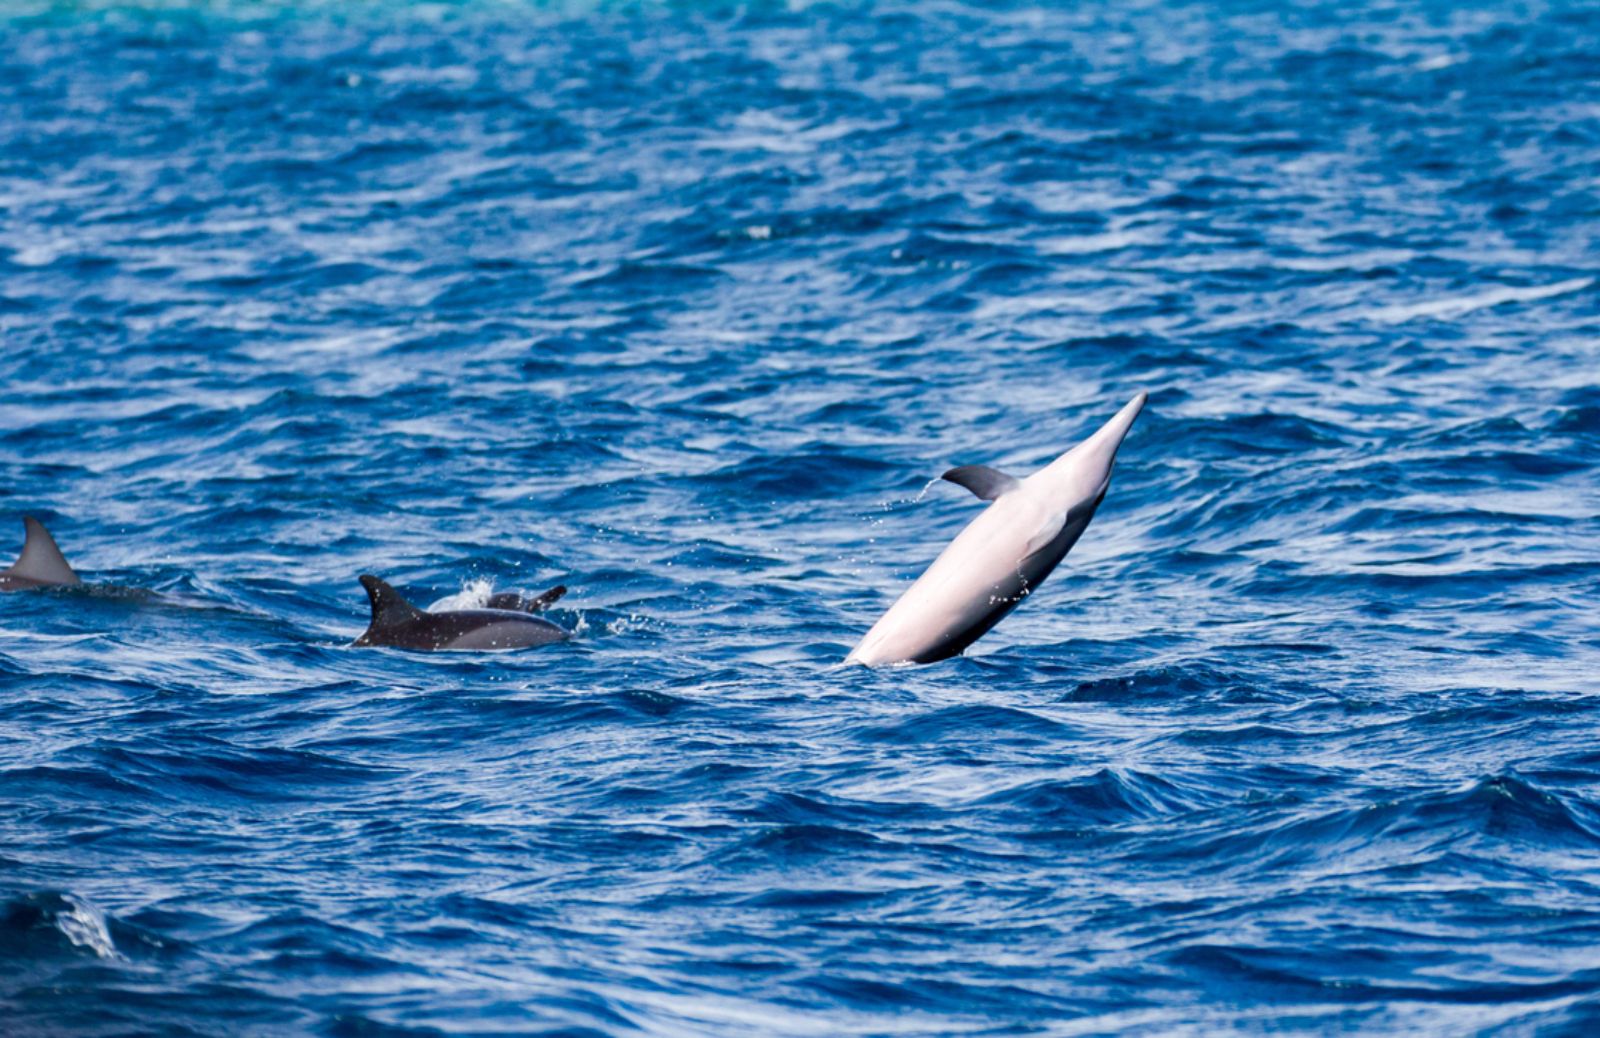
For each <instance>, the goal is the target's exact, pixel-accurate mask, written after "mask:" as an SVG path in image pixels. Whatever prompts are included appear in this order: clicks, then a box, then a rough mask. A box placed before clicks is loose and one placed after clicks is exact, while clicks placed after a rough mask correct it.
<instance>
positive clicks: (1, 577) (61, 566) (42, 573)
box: [0, 515, 83, 591]
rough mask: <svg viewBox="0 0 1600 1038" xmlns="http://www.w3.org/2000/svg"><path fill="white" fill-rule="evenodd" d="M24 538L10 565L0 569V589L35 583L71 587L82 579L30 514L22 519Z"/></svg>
mask: <svg viewBox="0 0 1600 1038" xmlns="http://www.w3.org/2000/svg"><path fill="white" fill-rule="evenodd" d="M22 525H23V528H24V529H26V530H27V538H26V539H25V540H24V541H23V542H22V554H21V555H20V556H19V557H18V558H17V561H16V562H14V563H13V564H12V565H11V568H9V569H4V570H0V591H22V590H24V589H26V588H35V587H73V586H75V585H78V584H81V583H83V581H81V580H79V579H78V575H77V574H76V573H74V572H72V567H71V566H69V565H67V560H66V557H65V556H63V555H62V554H61V549H60V548H58V547H56V539H55V538H54V537H51V536H50V531H49V530H46V529H45V528H44V524H43V523H41V522H40V521H39V520H37V519H35V518H34V517H33V516H31V515H30V516H26V517H24V518H23V520H22Z"/></svg>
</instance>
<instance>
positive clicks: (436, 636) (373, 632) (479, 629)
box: [355, 573, 570, 652]
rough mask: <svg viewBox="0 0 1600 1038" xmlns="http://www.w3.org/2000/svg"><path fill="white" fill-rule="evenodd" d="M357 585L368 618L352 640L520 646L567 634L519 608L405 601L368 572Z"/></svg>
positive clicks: (421, 648) (434, 648) (422, 647)
mask: <svg viewBox="0 0 1600 1038" xmlns="http://www.w3.org/2000/svg"><path fill="white" fill-rule="evenodd" d="M361 586H362V587H364V588H366V589H367V598H368V599H369V600H370V601H371V603H372V622H371V623H370V624H369V625H368V626H367V629H366V632H365V633H363V634H362V635H361V637H359V638H357V639H356V640H355V644H357V645H363V646H366V645H382V646H389V647H391V648H396V649H414V650H416V651H418V652H440V651H444V650H449V649H458V650H471V649H526V648H532V647H533V646H536V645H548V644H550V643H551V642H559V641H565V640H567V638H568V637H570V635H569V634H568V633H567V632H566V631H565V630H564V629H562V628H560V627H557V626H556V625H555V624H553V623H551V622H550V621H548V620H542V619H540V618H539V617H536V616H533V615H532V614H530V613H527V612H522V611H520V610H510V609H459V610H453V611H450V612H443V613H429V612H426V611H424V610H421V609H418V608H417V607H416V606H414V605H412V604H411V603H410V602H408V601H406V599H405V596H403V595H401V594H400V592H398V591H396V590H395V589H394V588H392V587H390V586H389V585H388V584H386V583H384V582H383V581H382V580H379V579H378V578H377V577H375V576H373V575H372V574H370V573H367V574H363V575H362V577H361ZM562 590H565V589H562ZM548 594H549V592H546V595H542V596H540V598H544V597H546V596H547V595H548ZM556 597H557V598H559V597H560V596H559V595H557V596H556ZM552 601H554V599H552Z"/></svg>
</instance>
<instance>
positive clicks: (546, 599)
mask: <svg viewBox="0 0 1600 1038" xmlns="http://www.w3.org/2000/svg"><path fill="white" fill-rule="evenodd" d="M566 593H567V585H565V584H557V585H556V586H555V587H553V588H551V589H550V590H549V591H546V592H545V593H544V594H542V595H540V596H539V597H538V598H535V599H534V600H533V601H531V602H529V603H528V612H530V613H542V612H544V611H545V610H546V609H549V608H550V607H551V606H553V605H555V604H556V603H557V602H559V601H560V600H561V596H562V595H564V594H566Z"/></svg>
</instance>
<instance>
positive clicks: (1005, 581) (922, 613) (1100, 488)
mask: <svg viewBox="0 0 1600 1038" xmlns="http://www.w3.org/2000/svg"><path fill="white" fill-rule="evenodd" d="M1144 401H1145V394H1143V393H1140V394H1139V395H1138V396H1136V397H1134V398H1133V399H1132V400H1130V401H1129V402H1128V405H1127V406H1126V407H1124V408H1123V409H1122V410H1121V411H1118V412H1117V415H1116V417H1114V418H1112V419H1111V420H1110V421H1109V422H1107V423H1106V424H1105V425H1103V426H1101V427H1100V431H1099V432H1097V433H1095V434H1094V435H1093V436H1091V437H1089V438H1088V439H1087V440H1084V441H1083V442H1082V443H1080V444H1078V446H1076V447H1074V448H1072V450H1070V451H1068V452H1067V453H1065V454H1063V455H1061V457H1059V458H1057V459H1056V460H1055V461H1053V462H1051V463H1050V464H1049V465H1047V466H1045V467H1044V468H1042V469H1040V470H1039V471H1038V472H1035V473H1034V474H1033V475H1031V476H1029V477H1027V478H1026V479H1016V478H1014V477H1012V476H1008V475H1006V474H1005V473H1004V472H999V471H996V470H995V469H991V468H987V467H985V466H983V465H963V466H961V467H960V468H954V469H951V470H950V471H948V472H946V473H945V474H944V475H943V476H942V477H940V478H941V479H948V480H949V481H950V482H952V483H958V484H960V485H961V486H964V487H966V488H967V489H968V490H971V491H972V492H973V493H974V494H976V495H978V497H979V498H981V499H982V500H984V501H992V502H994V503H993V504H991V505H990V506H989V507H988V508H986V509H984V510H983V512H982V513H980V514H979V516H978V517H977V518H976V519H974V520H973V521H972V522H971V523H969V524H968V525H967V528H966V529H965V530H962V531H961V533H960V534H958V535H957V536H956V539H955V540H953V541H951V542H950V545H949V547H947V548H945V550H944V551H943V552H942V553H941V554H940V555H939V557H938V558H937V559H934V560H933V565H931V566H929V567H928V569H927V572H925V573H923V574H922V576H920V577H918V578H917V581H916V583H914V584H912V585H911V587H910V588H908V589H907V590H906V593H905V594H903V595H901V596H900V599H899V601H897V602H895V604H894V605H892V606H890V607H889V611H888V612H887V613H884V614H883V616H882V618H881V619H879V620H878V622H877V623H876V624H874V625H873V626H872V630H870V631H868V632H867V636H866V637H865V638H863V639H861V644H860V645H857V646H856V647H855V649H854V650H852V651H851V653H850V655H849V656H848V657H846V659H845V662H846V663H864V664H866V665H867V666H875V665H878V664H884V663H933V662H934V661H936V660H943V659H948V658H950V657H951V656H956V655H959V654H960V653H961V652H963V651H964V650H965V649H966V648H967V646H969V645H971V644H972V643H973V642H975V641H977V640H978V639H979V638H981V637H982V636H983V635H984V633H985V632H987V631H988V630H989V628H991V627H993V626H994V625H995V624H997V623H999V622H1000V621H1001V620H1002V619H1003V618H1004V617H1005V615H1006V614H1007V613H1009V612H1011V610H1013V609H1015V608H1016V607H1017V603H1019V602H1021V601H1022V600H1023V599H1024V598H1026V597H1028V594H1029V593H1030V592H1032V591H1033V589H1034V588H1036V587H1038V586H1039V585H1040V584H1041V583H1043V582H1044V579H1045V578H1046V577H1048V576H1049V575H1050V571H1051V570H1053V569H1055V568H1056V564H1057V563H1058V562H1060V561H1061V560H1062V558H1063V557H1065V556H1066V554H1067V552H1068V551H1070V550H1071V549H1072V546H1073V544H1075V543H1077V540H1078V537H1079V536H1080V535H1081V534H1082V533H1083V531H1084V528H1085V527H1087V526H1088V525H1089V520H1090V519H1092V518H1094V510H1095V509H1096V508H1097V507H1099V505H1100V501H1101V499H1102V498H1104V497H1105V494H1106V487H1108V486H1110V484H1111V464H1112V462H1114V461H1115V460H1116V457H1117V448H1118V447H1119V446H1120V445H1121V444H1122V438H1123V437H1124V436H1126V435H1128V428H1129V426H1131V425H1133V420H1134V419H1135V418H1137V417H1139V410H1140V408H1142V407H1144Z"/></svg>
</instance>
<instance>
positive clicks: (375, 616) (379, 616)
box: [361, 573, 422, 633]
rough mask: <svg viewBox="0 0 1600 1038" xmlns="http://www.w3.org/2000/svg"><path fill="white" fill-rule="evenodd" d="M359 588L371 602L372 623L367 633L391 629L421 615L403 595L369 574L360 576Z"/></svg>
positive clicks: (420, 611)
mask: <svg viewBox="0 0 1600 1038" xmlns="http://www.w3.org/2000/svg"><path fill="white" fill-rule="evenodd" d="M361 586H362V587H364V588H366V589H367V597H368V598H369V599H371V600H372V623H371V625H370V626H369V627H368V628H367V630H368V632H369V633H370V632H371V631H375V630H377V629H379V628H380V627H393V626H395V625H396V624H403V623H405V622H406V621H407V620H415V619H416V618H417V617H419V616H421V615H422V610H420V609H418V608H417V607H416V606H414V605H412V604H411V603H410V602H407V601H406V600H405V596H404V595H402V594H400V592H398V591H396V590H395V589H394V588H392V587H390V586H389V585H388V584H386V583H384V582H383V581H381V580H379V579H378V578H377V577H375V576H373V575H372V574H370V573H363V574H362V575H361Z"/></svg>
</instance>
